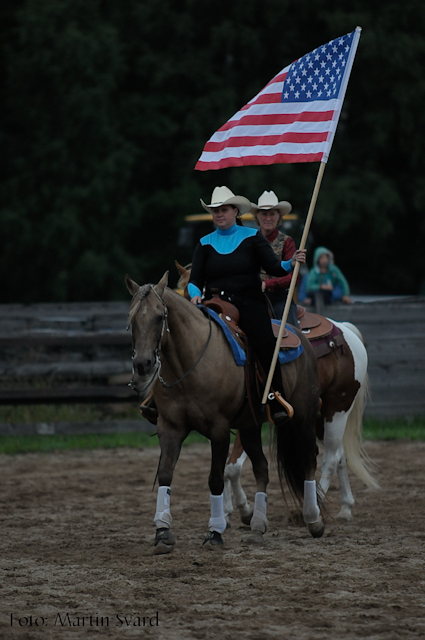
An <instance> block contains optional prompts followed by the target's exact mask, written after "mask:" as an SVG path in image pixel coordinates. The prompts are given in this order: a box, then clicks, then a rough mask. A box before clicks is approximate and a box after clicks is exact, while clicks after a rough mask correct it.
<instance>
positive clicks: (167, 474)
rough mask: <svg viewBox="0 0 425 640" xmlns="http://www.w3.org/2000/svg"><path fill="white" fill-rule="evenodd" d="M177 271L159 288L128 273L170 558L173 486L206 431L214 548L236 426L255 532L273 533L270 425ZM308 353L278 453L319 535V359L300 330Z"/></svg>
mask: <svg viewBox="0 0 425 640" xmlns="http://www.w3.org/2000/svg"><path fill="white" fill-rule="evenodd" d="M167 281H168V272H167V273H166V274H164V276H163V278H162V279H161V280H160V282H159V283H158V284H157V285H156V286H154V285H152V284H146V285H143V286H139V285H138V284H136V283H135V282H134V281H133V280H131V278H129V277H128V276H127V277H126V284H127V288H128V290H129V291H130V293H131V294H132V296H133V299H132V302H131V307H130V313H129V325H130V326H131V332H132V338H133V386H134V388H135V389H136V390H137V391H138V393H139V397H140V398H141V399H142V400H143V399H144V398H146V396H147V395H148V393H150V391H153V396H154V400H155V403H156V406H157V408H158V413H159V418H158V424H157V433H158V438H159V443H160V448H161V455H160V461H159V466H158V484H159V488H158V494H157V510H156V514H155V518H154V520H155V524H156V537H155V553H168V552H170V551H171V550H172V548H173V545H174V543H175V539H174V536H173V534H172V533H171V523H172V517H171V508H170V487H171V483H172V479H173V471H174V467H175V465H176V463H177V460H178V458H179V454H180V450H181V446H182V443H183V441H184V440H185V438H186V437H187V435H188V434H189V432H190V431H192V430H196V431H198V432H199V433H201V434H202V435H204V436H206V437H207V438H208V439H209V440H210V442H211V468H210V474H209V489H210V499H211V518H210V520H209V532H208V534H207V536H206V538H205V541H204V544H205V545H207V547H214V546H216V545H221V544H222V537H221V533H223V532H224V530H225V528H226V524H227V523H226V519H225V516H224V511H223V506H222V505H223V501H222V494H223V488H224V468H225V464H226V459H227V455H228V451H229V443H230V429H239V430H240V438H241V442H242V445H243V448H244V450H245V451H246V453H247V454H248V456H249V458H250V459H251V461H252V467H253V472H254V476H255V480H256V490H257V493H256V496H255V504H254V510H253V515H252V517H251V519H250V524H251V531H252V532H254V533H255V534H256V535H260V534H263V533H264V532H265V531H266V529H267V516H266V500H265V493H266V489H267V485H268V481H269V478H268V466H267V459H266V457H265V455H264V453H263V450H262V445H261V426H258V425H257V424H256V422H255V421H254V418H253V417H252V414H251V411H250V409H249V407H248V404H247V401H246V392H245V379H244V370H243V367H241V366H237V365H236V364H235V361H234V358H233V354H232V352H231V349H230V347H229V345H228V343H227V341H226V338H225V336H224V334H223V332H222V330H221V328H220V327H219V326H217V325H216V324H215V323H214V322H212V321H211V319H209V318H207V317H206V316H205V315H204V314H203V312H202V311H201V310H200V309H198V308H197V307H195V306H194V305H193V304H191V303H190V302H188V301H187V300H186V299H185V298H183V297H182V296H180V295H179V294H177V293H175V292H174V291H172V290H170V289H169V288H167V286H166V285H167ZM299 336H300V339H301V341H302V345H303V347H304V352H303V353H302V355H301V356H300V357H299V358H298V359H296V360H294V361H293V362H290V363H287V364H285V365H283V366H282V377H283V382H284V386H285V393H286V397H287V399H288V401H289V402H290V403H291V404H292V406H293V407H294V410H295V414H294V417H293V418H292V420H291V421H290V422H289V423H288V424H287V425H285V427H284V428H281V429H276V430H275V434H274V438H275V448H274V450H275V455H276V462H277V466H278V469H279V473H280V477H281V482H283V479H285V480H286V482H287V485H288V487H289V489H290V491H291V493H292V495H293V496H294V497H295V498H296V500H297V501H298V503H299V505H300V507H301V506H302V513H303V517H304V521H305V522H306V523H307V526H308V529H309V531H310V532H311V534H312V535H313V536H314V537H320V536H321V535H323V531H324V524H323V521H322V518H321V515H320V509H319V506H318V501H317V494H316V483H315V480H314V474H315V471H316V457H317V445H316V435H315V426H316V415H317V411H318V406H319V382H318V372H317V361H316V358H315V355H314V352H313V349H312V348H311V346H310V344H309V342H308V340H307V339H306V338H305V337H304V336H303V335H302V334H301V333H299Z"/></svg>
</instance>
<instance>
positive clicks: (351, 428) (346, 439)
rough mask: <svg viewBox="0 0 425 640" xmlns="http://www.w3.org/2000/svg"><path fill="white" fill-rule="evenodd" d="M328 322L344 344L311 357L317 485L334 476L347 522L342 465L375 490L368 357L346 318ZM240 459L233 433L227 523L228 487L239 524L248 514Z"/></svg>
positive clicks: (350, 502)
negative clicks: (318, 445) (316, 405)
mask: <svg viewBox="0 0 425 640" xmlns="http://www.w3.org/2000/svg"><path fill="white" fill-rule="evenodd" d="M176 266H177V269H178V271H179V274H180V280H179V287H180V288H181V289H182V290H183V292H185V288H186V286H187V282H188V280H189V275H190V269H189V268H188V267H189V266H190V265H187V267H182V266H181V265H179V264H178V263H177V262H176ZM332 322H333V324H334V325H336V326H337V327H339V329H341V331H342V335H343V338H344V343H343V347H342V348H339V349H338V350H337V352H332V353H329V354H327V355H324V356H322V357H320V358H318V360H317V364H318V370H319V386H320V397H321V399H322V405H321V410H320V414H319V416H318V417H317V421H316V435H317V438H318V440H319V441H322V442H323V445H324V452H323V458H322V466H321V477H320V482H319V489H320V492H321V495H322V496H323V497H324V496H325V495H326V493H327V491H328V489H329V486H330V483H331V481H332V479H333V477H334V476H335V474H338V480H339V488H340V502H341V507H340V511H339V513H338V515H337V518H340V519H345V520H351V518H352V508H353V506H354V502H355V501H354V497H353V493H352V491H351V486H350V480H349V477H348V469H347V464H348V467H349V468H350V469H351V471H353V473H354V474H355V475H356V476H357V477H358V478H360V480H362V481H363V482H364V483H365V484H366V486H368V487H370V488H372V489H378V488H379V484H378V483H377V481H376V480H375V479H374V477H373V476H372V474H371V471H370V469H371V467H372V463H371V461H370V460H369V458H368V456H367V455H366V453H365V451H364V448H363V442H362V432H363V411H364V406H365V401H366V399H367V396H368V393H369V384H368V375H367V363H368V359H367V352H366V348H365V346H364V343H363V339H362V336H361V334H360V332H359V330H358V329H357V327H355V326H354V325H353V324H351V323H349V322H335V321H334V320H332ZM245 459H246V453H245V452H244V450H243V447H242V445H241V442H240V438H239V437H238V436H237V437H236V440H235V443H234V445H233V449H232V452H231V454H230V456H229V459H228V462H227V465H226V468H225V472H224V477H225V488H224V505H225V506H224V510H225V515H226V519H227V522H228V524H230V516H231V514H232V512H233V504H232V491H231V489H232V490H233V497H234V500H235V504H236V506H237V508H238V510H239V514H240V518H241V520H242V522H244V523H245V524H246V523H247V522H249V520H250V518H251V515H252V507H251V505H250V503H249V502H248V500H247V497H246V494H245V492H244V490H243V488H242V485H241V470H242V465H243V463H244V461H245Z"/></svg>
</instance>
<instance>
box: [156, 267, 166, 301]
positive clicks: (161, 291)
mask: <svg viewBox="0 0 425 640" xmlns="http://www.w3.org/2000/svg"><path fill="white" fill-rule="evenodd" d="M168 273H169V272H168V271H166V272H165V273H164V275H163V276H162V278H161V280H160V281H159V282H158V284H157V285H156V287H155V291H156V292H157V293H159V295H160V296H162V295H164V289H165V287H166V286H167V284H168Z"/></svg>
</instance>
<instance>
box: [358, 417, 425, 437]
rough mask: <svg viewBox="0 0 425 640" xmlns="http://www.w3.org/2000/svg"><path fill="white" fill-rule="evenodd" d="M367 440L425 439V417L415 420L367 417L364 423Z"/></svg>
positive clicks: (364, 433)
mask: <svg viewBox="0 0 425 640" xmlns="http://www.w3.org/2000/svg"><path fill="white" fill-rule="evenodd" d="M363 435H364V437H365V439H367V440H425V417H416V418H414V419H413V420H406V419H401V418H398V419H395V420H378V419H377V418H367V419H365V420H364V424H363Z"/></svg>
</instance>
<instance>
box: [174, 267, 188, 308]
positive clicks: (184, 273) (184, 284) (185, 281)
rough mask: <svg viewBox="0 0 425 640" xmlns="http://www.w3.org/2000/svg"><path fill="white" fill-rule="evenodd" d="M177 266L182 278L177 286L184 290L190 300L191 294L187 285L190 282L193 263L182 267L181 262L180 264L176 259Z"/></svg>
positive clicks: (185, 295)
mask: <svg viewBox="0 0 425 640" xmlns="http://www.w3.org/2000/svg"><path fill="white" fill-rule="evenodd" d="M174 263H175V265H176V267H177V271H178V272H179V275H180V278H179V281H178V283H177V286H178V288H179V289H182V290H183V295H184V297H185V298H187V299H188V300H190V295H189V294H188V292H187V285H188V284H189V278H190V267H191V266H192V263H189V264H187V265H186V266H185V267H182V265H181V264H179V263H178V262H177V260H175V261H174Z"/></svg>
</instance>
